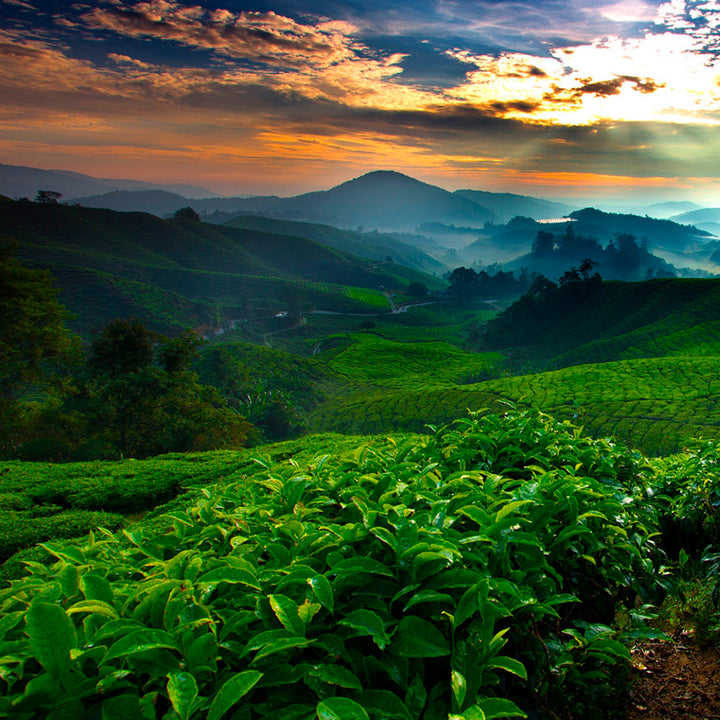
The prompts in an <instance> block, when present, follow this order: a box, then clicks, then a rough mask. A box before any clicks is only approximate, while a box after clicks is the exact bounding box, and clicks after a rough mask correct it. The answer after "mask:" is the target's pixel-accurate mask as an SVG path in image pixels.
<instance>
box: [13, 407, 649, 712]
mask: <svg viewBox="0 0 720 720" xmlns="http://www.w3.org/2000/svg"><path fill="white" fill-rule="evenodd" d="M644 472H645V471H644V468H643V466H642V465H641V463H640V462H639V460H638V459H637V458H635V457H634V456H631V455H630V456H628V455H624V454H623V453H622V451H621V450H620V449H619V448H616V447H615V446H613V445H611V444H609V443H605V442H593V441H591V440H589V439H587V438H584V437H582V435H581V434H580V432H579V431H578V429H577V428H574V427H573V426H571V425H568V424H559V423H556V422H554V421H552V420H551V419H550V418H548V417H546V416H542V415H532V414H513V415H511V416H508V417H506V418H498V417H491V418H487V419H485V420H481V419H479V418H477V417H472V418H470V419H468V420H464V421H458V422H457V423H455V424H453V425H451V426H448V427H445V428H441V429H439V430H437V431H436V432H435V433H434V434H433V435H432V436H431V437H430V438H429V439H422V438H411V439H408V440H403V441H393V440H388V441H387V442H386V443H384V444H379V445H375V446H372V447H359V448H358V449H357V450H356V451H355V452H354V453H353V454H352V456H350V457H342V458H338V457H329V456H325V457H322V458H319V459H317V460H315V461H313V462H310V463H303V464H302V465H299V464H298V463H293V462H292V461H288V462H284V463H279V464H278V463H273V462H272V461H270V460H267V459H263V458H257V463H256V467H255V469H247V470H246V472H245V473H244V474H242V475H238V476H236V481H235V482H233V483H231V484H227V485H222V486H217V487H209V488H206V489H205V490H204V491H203V495H202V497H201V499H200V500H199V501H198V502H196V504H195V505H194V506H192V507H189V508H187V509H186V510H184V511H183V510H176V511H174V512H173V513H172V514H171V515H170V516H169V517H168V520H170V521H172V523H173V525H174V530H173V531H172V532H169V533H164V534H163V533H158V532H150V531H148V532H142V531H126V532H125V534H124V536H120V535H113V534H112V533H109V532H103V533H101V534H99V535H90V537H89V539H88V540H86V541H85V542H84V543H80V544H78V543H75V544H68V543H60V542H57V543H51V544H47V545H46V547H47V549H48V550H49V551H51V552H52V553H53V554H54V556H55V558H56V562H55V564H53V565H50V566H48V565H45V564H31V565H30V566H29V570H30V572H31V575H30V576H29V577H27V578H25V579H20V580H17V581H15V582H14V583H13V585H12V586H11V587H10V588H9V589H8V590H7V591H6V592H4V593H3V594H1V595H0V602H2V608H3V616H2V619H0V627H2V628H3V630H4V631H5V642H6V643H10V644H11V647H12V654H10V653H7V652H6V653H5V654H4V657H2V659H0V664H1V665H2V668H1V672H0V677H2V678H3V679H4V682H5V684H6V691H5V693H4V696H3V697H2V698H0V713H4V714H8V715H11V716H17V717H23V718H40V717H43V718H45V717H48V718H52V720H60V719H61V718H66V717H68V718H69V717H79V716H82V715H83V714H89V715H97V716H99V715H103V716H106V717H108V716H112V715H113V714H119V715H121V716H124V717H143V716H144V717H148V718H161V717H175V716H179V717H181V718H194V719H197V720H199V719H200V718H203V719H205V718H207V719H208V720H220V718H222V717H225V716H226V713H227V712H229V711H230V710H233V711H234V714H233V717H234V718H238V719H240V720H250V719H253V720H255V719H256V718H257V719H260V718H262V719H268V720H269V719H273V718H274V719H278V720H279V719H280V718H283V720H292V719H293V718H295V719H297V720H310V719H311V718H316V717H318V718H347V719H348V720H350V719H351V718H362V719H364V720H369V719H370V718H373V719H378V718H384V717H391V718H421V717H422V718H423V719H424V720H440V719H442V720H446V719H447V718H448V716H449V715H450V717H452V718H453V719H454V720H459V719H463V718H465V719H466V720H471V719H472V718H477V717H488V718H500V717H516V716H523V715H525V714H526V711H529V710H531V709H533V710H537V709H541V710H543V712H545V713H546V715H547V716H548V717H552V716H553V714H554V716H558V714H562V715H564V716H567V715H568V714H569V715H573V714H576V713H577V712H579V710H580V708H581V707H583V708H584V709H583V712H584V713H585V715H586V716H587V717H588V718H589V717H603V709H602V706H601V701H603V700H605V699H606V698H605V697H604V696H603V690H604V689H605V688H606V687H607V681H608V680H610V679H611V677H612V676H614V675H615V673H616V671H617V669H618V668H622V667H624V666H625V664H626V662H627V660H628V658H629V655H628V652H627V650H626V649H625V648H624V646H623V645H621V644H620V643H619V642H618V641H617V639H616V638H615V637H614V636H613V631H612V630H611V629H610V628H609V627H608V626H606V625H605V624H604V622H605V621H607V620H608V619H609V618H611V617H612V616H613V613H614V610H615V607H616V605H617V603H618V602H619V601H620V600H621V599H623V598H625V597H628V596H629V594H631V595H632V596H633V597H634V596H635V594H640V595H642V596H645V595H646V594H648V593H650V592H652V590H653V588H654V586H655V577H656V575H657V573H658V563H659V560H660V556H659V554H658V553H657V550H656V548H655V547H654V545H653V540H652V535H653V533H654V532H655V530H656V524H655V517H654V513H653V511H652V510H651V509H650V508H649V507H648V505H647V502H646V493H645V484H646V482H645V480H646V479H645V475H644ZM8 647H10V645H9V646H8ZM588 697H590V698H591V702H592V703H593V704H592V706H590V707H587V706H586V705H585V706H584V705H583V702H584V701H585V700H586V699H587V698H588ZM173 711H174V713H173ZM598 713H600V714H598ZM573 716H575V715H573Z"/></svg>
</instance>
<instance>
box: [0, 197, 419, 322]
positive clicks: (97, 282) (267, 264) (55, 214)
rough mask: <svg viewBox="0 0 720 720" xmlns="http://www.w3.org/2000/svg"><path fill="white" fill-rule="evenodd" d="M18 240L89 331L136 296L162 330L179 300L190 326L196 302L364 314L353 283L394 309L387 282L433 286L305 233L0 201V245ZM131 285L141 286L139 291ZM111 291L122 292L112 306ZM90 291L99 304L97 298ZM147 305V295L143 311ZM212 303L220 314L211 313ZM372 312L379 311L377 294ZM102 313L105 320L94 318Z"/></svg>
mask: <svg viewBox="0 0 720 720" xmlns="http://www.w3.org/2000/svg"><path fill="white" fill-rule="evenodd" d="M12 242H16V243H18V245H19V249H18V254H19V256H20V257H21V258H22V259H24V260H26V261H28V262H30V263H32V264H33V265H35V266H38V267H43V268H47V269H50V270H51V271H53V273H54V274H55V275H56V277H58V278H62V279H63V282H64V283H66V284H62V283H61V285H60V287H61V288H62V289H63V290H64V291H65V300H66V301H67V302H68V305H69V309H70V310H71V311H72V312H74V313H76V314H77V315H78V318H79V320H78V322H79V326H81V327H88V326H89V325H90V324H93V325H95V324H96V323H97V322H100V321H101V320H103V319H104V318H105V317H107V314H108V313H111V314H112V315H111V317H115V316H116V315H115V314H113V313H116V310H115V309H114V305H116V304H117V303H118V302H120V301H119V300H118V298H119V297H125V298H127V295H128V293H129V294H130V295H132V296H133V297H134V298H135V299H136V300H138V298H142V297H146V298H150V297H152V298H154V299H153V302H152V304H156V303H157V304H158V308H156V309H155V310H153V309H151V308H149V307H148V308H146V309H145V310H143V311H142V312H141V313H140V314H139V315H138V316H139V317H140V318H142V319H147V320H148V321H149V322H151V324H153V325H154V326H156V327H157V322H156V321H157V318H158V316H159V315H164V316H165V317H166V318H167V319H168V320H169V319H170V317H171V315H172V314H173V313H168V311H167V309H168V308H169V307H171V306H173V307H175V308H176V309H181V308H182V311H181V312H180V315H179V316H178V315H177V313H176V314H175V319H174V320H173V321H172V323H171V324H172V325H173V326H175V322H180V320H181V319H182V316H184V317H185V320H183V321H182V325H181V326H186V325H187V324H188V322H187V320H189V319H191V317H193V316H194V315H195V314H197V312H198V311H197V309H196V305H197V303H198V302H199V303H201V305H202V306H204V307H206V314H207V312H210V314H211V315H213V314H214V315H215V317H216V320H215V322H219V321H220V319H221V318H222V316H223V314H225V317H228V316H230V317H232V316H233V315H234V317H245V318H247V317H256V316H262V315H266V316H267V315H272V314H274V313H276V312H278V311H280V310H283V309H284V310H288V309H292V308H293V307H294V308H300V307H305V308H307V309H323V310H345V311H352V310H354V311H356V312H362V311H363V310H365V311H367V310H368V309H369V308H368V304H367V300H368V298H365V297H364V296H363V294H362V293H353V292H350V291H349V290H348V286H350V287H359V288H371V289H373V292H374V293H375V295H376V296H377V297H378V298H380V300H381V301H382V303H381V304H384V305H385V306H386V307H387V303H386V301H384V299H383V298H382V295H381V293H380V290H379V289H380V288H387V289H394V288H397V289H401V288H403V287H405V286H406V285H407V284H408V283H409V282H412V281H413V280H415V281H419V282H433V279H432V278H430V277H428V276H426V275H424V274H419V273H416V272H414V271H412V270H410V269H408V268H404V267H402V266H399V265H396V264H394V263H384V264H382V265H378V264H377V263H373V262H371V261H369V260H364V259H361V258H357V257H354V256H352V255H350V254H348V253H345V252H342V251H340V250H334V249H332V248H328V247H325V246H323V245H319V244H317V243H315V242H312V241H310V240H306V239H304V238H301V237H290V236H285V235H279V234H271V233H263V232H260V231H257V230H244V229H238V228H230V227H222V226H217V225H208V224H204V223H201V222H199V221H197V220H193V219H181V218H176V219H173V220H161V219H159V218H157V217H155V216H153V215H148V214H143V213H118V212H115V211H112V210H102V209H92V208H82V207H75V206H63V205H55V204H40V203H32V202H27V201H24V202H15V201H7V200H6V201H0V243H4V244H6V243H12ZM68 268H74V269H75V270H74V272H70V271H69V270H68ZM89 271H92V272H89ZM128 283H135V285H132V288H133V290H132V291H131V292H130V291H129V290H128V288H129V287H130V285H129V284H128ZM108 288H112V289H113V293H114V295H115V301H114V302H113V303H112V305H107V303H109V301H110V298H109V296H108V295H107V293H108ZM163 293H164V294H163ZM167 293H170V295H167ZM90 296H92V297H94V298H95V300H96V301H95V302H89V297H90ZM176 296H179V298H178V297H176ZM161 297H162V299H161ZM100 298H102V302H101V301H100ZM180 298H184V300H181V299H180ZM81 299H82V301H81ZM121 304H122V303H121ZM142 305H143V301H139V302H138V303H137V304H136V307H137V309H138V310H142ZM213 305H215V306H216V310H213V311H209V310H208V308H210V307H212V306H213ZM161 306H164V307H165V308H166V310H162V311H161V310H160V309H159V308H160V307H161ZM102 307H105V310H104V311H102ZM370 308H371V309H372V310H375V311H377V300H372V301H371V303H370ZM91 310H92V312H91ZM97 310H99V311H100V317H99V318H98V317H96V316H95V315H93V313H94V312H95V311H97ZM218 313H219V316H218ZM161 329H163V330H167V324H165V325H163V327H162V328H161Z"/></svg>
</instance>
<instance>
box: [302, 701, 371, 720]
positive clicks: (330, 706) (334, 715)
mask: <svg viewBox="0 0 720 720" xmlns="http://www.w3.org/2000/svg"><path fill="white" fill-rule="evenodd" d="M315 712H316V713H317V716H318V720H370V717H369V716H368V714H367V713H366V712H365V710H364V709H363V707H362V705H358V704H357V703H356V702H355V701H354V700H350V698H344V697H334V698H328V699H327V700H323V702H321V703H318V706H317V708H316V709H315Z"/></svg>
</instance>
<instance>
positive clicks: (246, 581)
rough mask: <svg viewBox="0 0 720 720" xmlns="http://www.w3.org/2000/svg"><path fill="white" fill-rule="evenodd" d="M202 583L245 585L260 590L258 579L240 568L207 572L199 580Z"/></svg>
mask: <svg viewBox="0 0 720 720" xmlns="http://www.w3.org/2000/svg"><path fill="white" fill-rule="evenodd" d="M197 581H198V582H201V583H220V582H226V583H243V585H247V586H248V587H251V588H253V590H259V589H260V585H258V581H257V578H256V577H255V576H254V575H253V574H252V573H251V572H248V571H247V570H245V569H243V568H238V567H220V568H215V569H214V570H210V572H206V573H205V574H204V575H201V576H200V577H199V578H198V579H197Z"/></svg>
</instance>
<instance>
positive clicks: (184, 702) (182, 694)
mask: <svg viewBox="0 0 720 720" xmlns="http://www.w3.org/2000/svg"><path fill="white" fill-rule="evenodd" d="M167 692H168V697H169V698H170V702H171V703H172V706H173V708H175V712H176V713H177V714H178V715H179V716H180V720H187V719H188V718H189V717H190V713H191V712H192V708H193V704H194V702H195V698H196V697H197V695H198V686H197V682H196V681H195V678H194V677H193V676H192V675H191V674H190V673H189V672H179V673H171V674H170V675H168V681H167Z"/></svg>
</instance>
